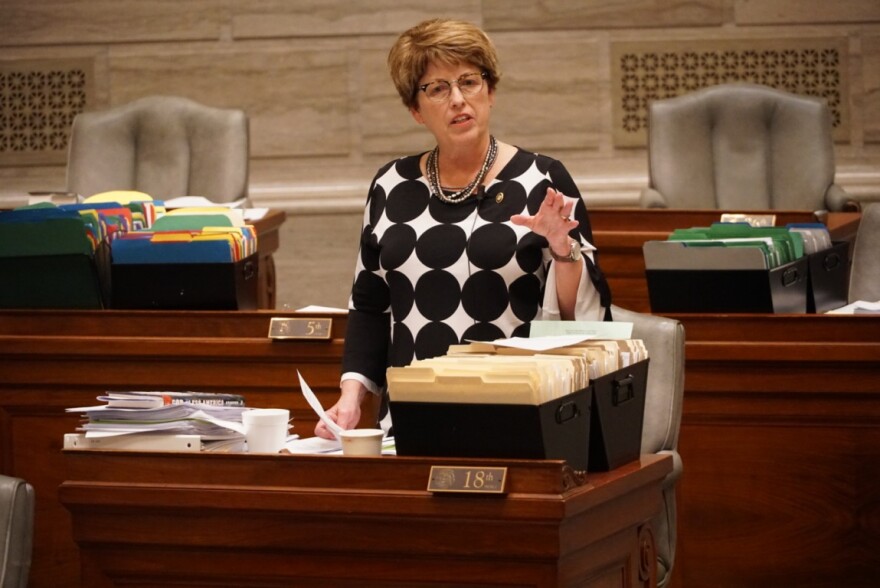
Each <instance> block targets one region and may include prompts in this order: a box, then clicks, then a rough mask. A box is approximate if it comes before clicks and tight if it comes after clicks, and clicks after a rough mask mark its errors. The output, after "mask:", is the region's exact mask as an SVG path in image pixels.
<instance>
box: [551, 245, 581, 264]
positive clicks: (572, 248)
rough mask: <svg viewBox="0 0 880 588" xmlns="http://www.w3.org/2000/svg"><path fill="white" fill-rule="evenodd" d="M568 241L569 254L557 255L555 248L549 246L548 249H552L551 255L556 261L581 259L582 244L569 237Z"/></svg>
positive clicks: (565, 261)
mask: <svg viewBox="0 0 880 588" xmlns="http://www.w3.org/2000/svg"><path fill="white" fill-rule="evenodd" d="M568 243H569V247H568V255H556V253H555V252H554V251H553V248H552V247H548V249H550V257H552V258H553V259H554V260H556V261H561V262H562V263H574V262H575V261H580V260H581V257H582V255H581V244H580V243H578V242H577V241H575V240H574V239H569V242H568Z"/></svg>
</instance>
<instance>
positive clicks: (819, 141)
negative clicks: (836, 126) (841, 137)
mask: <svg viewBox="0 0 880 588" xmlns="http://www.w3.org/2000/svg"><path fill="white" fill-rule="evenodd" d="M648 162H649V187H648V188H646V189H644V190H642V194H641V199H640V205H641V206H642V207H643V208H681V209H714V210H730V211H740V210H810V211H815V210H830V211H840V210H858V203H857V202H855V201H853V200H852V199H851V197H850V196H849V195H848V194H847V193H846V192H845V191H844V190H843V189H842V188H841V187H840V186H838V185H837V184H835V183H834V172H835V167H834V143H833V141H832V138H831V115H830V112H829V109H828V106H827V104H826V103H825V101H824V100H820V99H817V98H812V97H807V96H799V95H796V94H790V93H788V92H783V91H780V90H775V89H773V88H770V87H767V86H761V85H757V84H747V83H735V84H721V85H718V86H711V87H708V88H704V89H702V90H698V91H695V92H691V93H689V94H684V95H682V96H677V97H675V98H669V99H665V100H654V101H653V102H652V103H651V105H650V107H649V112H648Z"/></svg>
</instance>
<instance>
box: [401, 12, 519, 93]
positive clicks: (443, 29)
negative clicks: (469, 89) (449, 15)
mask: <svg viewBox="0 0 880 588" xmlns="http://www.w3.org/2000/svg"><path fill="white" fill-rule="evenodd" d="M432 62H434V63H443V64H447V65H457V64H460V63H470V64H473V65H475V66H477V67H478V68H480V70H481V71H484V72H486V80H487V82H488V83H489V89H490V90H494V89H495V87H496V86H497V85H498V82H499V80H500V79H501V71H500V70H499V68H498V55H497V54H496V52H495V45H494V44H493V43H492V41H491V39H489V36H488V35H487V34H486V33H485V32H483V30H482V29H480V28H479V27H478V26H476V25H474V24H472V23H469V22H467V21H463V20H453V19H444V18H435V19H431V20H426V21H423V22H421V23H419V24H417V25H416V26H414V27H412V28H411V29H409V30H407V31H405V32H404V33H402V34H401V35H400V37H398V38H397V41H396V42H395V43H394V45H393V46H392V47H391V51H390V52H389V53H388V69H389V70H390V72H391V79H392V81H393V82H394V87H395V88H397V93H398V94H400V98H401V100H403V104H404V105H405V106H406V107H407V108H417V107H418V91H419V88H418V86H419V81H420V80H421V78H422V76H423V75H424V73H425V70H426V69H427V68H428V64H429V63H432Z"/></svg>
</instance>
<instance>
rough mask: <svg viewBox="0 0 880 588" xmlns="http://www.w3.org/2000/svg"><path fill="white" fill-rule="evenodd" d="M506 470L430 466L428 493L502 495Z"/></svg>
mask: <svg viewBox="0 0 880 588" xmlns="http://www.w3.org/2000/svg"><path fill="white" fill-rule="evenodd" d="M506 481H507V468H482V467H479V466H477V467H464V466H431V477H430V478H429V479H428V492H457V493H466V494H504V484H505V482H506Z"/></svg>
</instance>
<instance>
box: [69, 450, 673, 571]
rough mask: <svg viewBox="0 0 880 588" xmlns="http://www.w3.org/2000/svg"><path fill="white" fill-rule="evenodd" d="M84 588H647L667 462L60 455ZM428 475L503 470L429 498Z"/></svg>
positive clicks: (664, 459)
mask: <svg viewBox="0 0 880 588" xmlns="http://www.w3.org/2000/svg"><path fill="white" fill-rule="evenodd" d="M64 457H65V463H66V466H67V471H66V481H65V482H64V483H63V484H62V485H61V488H60V489H59V496H60V500H61V502H62V504H63V505H64V506H65V507H66V508H67V509H69V511H70V512H71V515H72V520H73V534H74V539H75V540H76V542H77V543H78V545H79V547H80V556H81V557H80V561H81V564H82V579H81V580H82V586H88V587H89V588H103V587H107V586H123V585H124V586H131V585H135V586H160V585H163V586H164V585H186V586H211V587H215V588H220V587H228V588H247V587H257V586H259V587H260V588H267V587H276V586H277V587H282V586H283V587H289V586H297V587H299V588H306V587H315V588H317V587H321V588H324V587H327V586H334V587H351V588H354V587H357V588H365V587H380V586H383V587H389V588H390V587H395V588H401V587H404V586H406V587H413V586H431V587H432V588H441V587H455V588H465V587H477V586H522V587H526V586H534V587H551V586H553V587H557V586H558V587H562V586H572V587H574V586H578V587H583V586H644V587H648V586H655V585H656V555H655V553H654V538H653V533H652V529H651V526H650V523H649V522H648V521H649V519H650V518H651V517H652V516H653V515H655V514H656V513H658V512H659V510H660V506H661V502H662V494H661V482H662V480H663V478H664V476H666V474H667V473H669V472H670V471H671V470H672V459H671V457H669V456H643V457H642V458H641V459H640V460H638V461H635V462H632V463H630V464H628V465H625V466H623V467H621V468H618V469H617V470H614V471H612V472H608V473H596V474H594V473H590V474H589V475H588V476H587V477H586V478H584V477H583V475H582V473H577V472H574V471H573V470H572V469H571V468H569V467H568V466H566V465H565V463H564V462H562V461H532V460H488V459H461V458H458V459H454V458H449V459H446V458H417V457H400V456H383V457H367V458H351V457H343V456H291V455H248V454H211V453H195V454H193V453H141V452H122V451H119V452H113V451H90V450H68V451H65V456H64ZM432 466H460V467H464V468H471V469H473V470H480V469H482V468H486V467H504V468H507V473H506V481H507V484H506V492H505V493H504V494H502V495H499V494H493V495H489V494H461V493H435V492H430V491H428V490H427V488H428V481H429V476H430V473H431V467H432Z"/></svg>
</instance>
